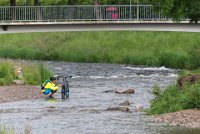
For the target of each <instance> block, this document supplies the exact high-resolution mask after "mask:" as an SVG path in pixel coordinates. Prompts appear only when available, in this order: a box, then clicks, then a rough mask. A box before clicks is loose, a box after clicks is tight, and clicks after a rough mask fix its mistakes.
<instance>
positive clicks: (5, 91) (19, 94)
mask: <svg viewBox="0 0 200 134" xmlns="http://www.w3.org/2000/svg"><path fill="white" fill-rule="evenodd" d="M0 92H1V96H0V103H5V102H13V101H20V100H30V99H39V98H41V97H43V95H42V93H41V90H40V88H38V87H35V86H15V85H14V86H0Z"/></svg>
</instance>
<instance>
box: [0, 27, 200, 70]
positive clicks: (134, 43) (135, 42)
mask: <svg viewBox="0 0 200 134" xmlns="http://www.w3.org/2000/svg"><path fill="white" fill-rule="evenodd" d="M199 37H200V34H199V33H182V32H132V31H126V32H125V31H113V32H59V33H26V34H2V35H0V40H1V42H0V57H4V58H8V57H9V58H16V59H18V58H20V59H34V60H62V61H72V62H90V63H94V62H95V63H96V62H99V63H125V64H134V65H148V66H165V67H169V68H181V69H183V68H185V69H193V68H198V67H199V66H200V60H199V59H200V38H199Z"/></svg>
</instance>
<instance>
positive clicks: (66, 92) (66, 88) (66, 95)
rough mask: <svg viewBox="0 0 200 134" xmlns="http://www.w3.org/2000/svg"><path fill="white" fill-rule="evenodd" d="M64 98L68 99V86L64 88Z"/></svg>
mask: <svg viewBox="0 0 200 134" xmlns="http://www.w3.org/2000/svg"><path fill="white" fill-rule="evenodd" d="M65 97H66V98H69V85H68V84H66V87H65Z"/></svg>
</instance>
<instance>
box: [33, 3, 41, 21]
mask: <svg viewBox="0 0 200 134" xmlns="http://www.w3.org/2000/svg"><path fill="white" fill-rule="evenodd" d="M34 5H35V6H39V5H40V4H39V0H34ZM36 15H37V20H41V19H42V16H41V14H40V7H36Z"/></svg>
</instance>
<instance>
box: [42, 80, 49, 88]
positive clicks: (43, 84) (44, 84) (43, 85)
mask: <svg viewBox="0 0 200 134" xmlns="http://www.w3.org/2000/svg"><path fill="white" fill-rule="evenodd" d="M48 82H50V80H46V81H45V82H44V83H42V85H41V89H42V90H43V89H44V87H45V86H46V84H47V83H48Z"/></svg>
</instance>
